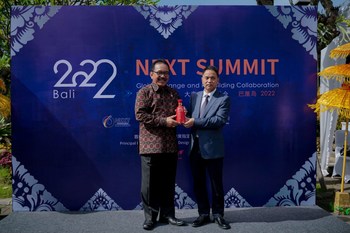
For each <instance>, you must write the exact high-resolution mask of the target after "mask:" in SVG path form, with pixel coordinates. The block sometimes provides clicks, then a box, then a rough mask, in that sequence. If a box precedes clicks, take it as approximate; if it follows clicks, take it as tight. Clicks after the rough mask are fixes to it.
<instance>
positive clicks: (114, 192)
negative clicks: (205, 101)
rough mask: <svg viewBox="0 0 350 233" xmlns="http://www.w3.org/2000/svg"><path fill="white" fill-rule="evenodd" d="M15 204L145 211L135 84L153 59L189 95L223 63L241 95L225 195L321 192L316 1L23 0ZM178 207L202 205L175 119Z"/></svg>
mask: <svg viewBox="0 0 350 233" xmlns="http://www.w3.org/2000/svg"><path fill="white" fill-rule="evenodd" d="M11 19H12V20H11V36H12V38H11V39H12V41H11V45H12V46H11V53H12V66H11V67H12V90H11V93H12V119H13V209H14V211H40V210H55V211H65V210H69V211H76V210H80V211H94V210H119V209H141V208H142V206H141V205H140V203H141V199H140V180H141V174H140V170H141V168H140V158H139V155H138V151H137V145H138V133H139V132H138V130H139V129H138V122H137V121H136V120H135V114H134V105H135V97H136V93H137V91H138V90H139V89H140V88H142V87H143V86H145V85H147V84H149V83H150V82H151V79H150V76H149V74H150V65H151V62H152V60H153V59H157V58H165V59H167V60H168V62H169V64H170V68H171V69H170V70H171V77H170V82H169V85H170V86H172V87H173V88H175V89H177V90H178V91H179V93H180V95H181V97H182V99H183V100H184V105H185V106H186V105H188V101H189V97H190V93H191V92H193V91H199V90H201V89H202V86H201V81H200V77H201V70H202V69H203V68H204V67H205V66H207V65H209V64H212V65H215V66H217V67H218V68H219V71H220V85H219V89H220V90H221V91H223V92H225V93H226V94H228V95H229V96H230V97H231V102H232V103H231V113H230V119H229V122H228V124H227V125H226V126H225V129H224V131H225V143H226V148H225V149H226V155H225V160H224V188H225V193H226V196H225V207H251V206H290V205H314V204H315V184H316V180H315V178H316V168H315V164H316V163H315V161H316V157H315V153H314V152H315V151H316V143H315V141H316V119H315V118H316V117H315V115H314V113H313V112H312V110H311V109H309V108H308V106H307V104H308V103H314V102H315V98H316V70H317V69H316V68H317V67H316V60H317V57H316V56H317V52H316V42H317V11H316V7H311V6H303V7H301V6H268V7H264V6H134V7H133V6H118V7H78V6H75V7H72V6H70V7H69V6H66V7H59V6H53V7H42V6H27V7H23V6H13V7H12V17H11ZM177 138H178V142H179V147H180V151H179V163H178V173H177V179H176V195H175V203H176V207H177V208H196V207H197V205H196V202H195V200H194V197H193V191H192V181H191V179H192V178H191V174H190V170H189V159H188V153H189V142H190V135H189V131H188V129H185V128H184V127H178V131H177Z"/></svg>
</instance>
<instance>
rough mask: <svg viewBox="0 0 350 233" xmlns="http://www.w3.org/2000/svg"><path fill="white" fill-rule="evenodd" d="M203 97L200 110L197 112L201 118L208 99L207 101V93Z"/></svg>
mask: <svg viewBox="0 0 350 233" xmlns="http://www.w3.org/2000/svg"><path fill="white" fill-rule="evenodd" d="M204 98H205V99H204V102H203V104H202V106H201V109H200V112H199V117H200V118H203V115H204V110H205V107H206V106H207V104H208V101H209V95H205V96H204Z"/></svg>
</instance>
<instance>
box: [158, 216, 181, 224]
mask: <svg viewBox="0 0 350 233" xmlns="http://www.w3.org/2000/svg"><path fill="white" fill-rule="evenodd" d="M162 220H163V221H164V220H165V221H167V222H168V223H170V224H171V225H174V226H184V225H185V224H186V223H185V222H184V221H182V220H180V219H178V218H175V217H167V218H164V219H162ZM159 221H161V220H160V219H159Z"/></svg>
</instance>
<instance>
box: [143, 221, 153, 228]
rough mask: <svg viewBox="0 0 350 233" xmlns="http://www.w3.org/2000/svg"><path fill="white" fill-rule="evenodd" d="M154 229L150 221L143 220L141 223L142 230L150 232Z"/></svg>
mask: <svg viewBox="0 0 350 233" xmlns="http://www.w3.org/2000/svg"><path fill="white" fill-rule="evenodd" d="M153 228H154V222H153V221H152V220H145V222H144V223H143V229H145V230H147V231H150V230H153Z"/></svg>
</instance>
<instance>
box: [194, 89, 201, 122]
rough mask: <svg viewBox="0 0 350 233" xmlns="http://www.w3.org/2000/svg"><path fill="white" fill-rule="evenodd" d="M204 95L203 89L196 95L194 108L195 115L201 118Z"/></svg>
mask: <svg viewBox="0 0 350 233" xmlns="http://www.w3.org/2000/svg"><path fill="white" fill-rule="evenodd" d="M202 97H203V91H200V92H198V93H197V95H196V99H195V101H196V102H195V105H194V106H195V109H194V117H196V118H199V111H200V108H201V103H202Z"/></svg>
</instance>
